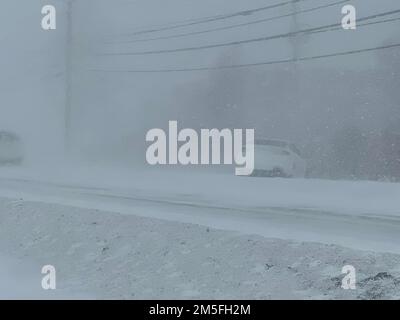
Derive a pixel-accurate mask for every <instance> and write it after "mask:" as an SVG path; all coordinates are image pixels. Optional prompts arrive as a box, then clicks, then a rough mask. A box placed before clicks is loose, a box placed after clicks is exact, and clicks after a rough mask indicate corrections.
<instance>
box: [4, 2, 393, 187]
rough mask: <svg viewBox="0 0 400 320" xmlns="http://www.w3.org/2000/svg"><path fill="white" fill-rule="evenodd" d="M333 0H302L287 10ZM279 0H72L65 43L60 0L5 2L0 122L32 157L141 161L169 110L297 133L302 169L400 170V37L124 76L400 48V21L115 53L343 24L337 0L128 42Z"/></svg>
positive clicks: (364, 13) (373, 10) (368, 5)
mask: <svg viewBox="0 0 400 320" xmlns="http://www.w3.org/2000/svg"><path fill="white" fill-rule="evenodd" d="M333 2H335V1H333V0H329V1H327V0H326V1H325V0H324V1H316V0H307V1H302V2H300V3H298V4H297V5H296V8H295V10H297V11H299V10H305V9H307V8H312V7H315V6H321V5H323V4H329V3H333ZM275 3H279V1H278V0H276V1H266V0H263V1H262V0H251V1H239V0H202V1H195V0H190V1H189V0H170V1H168V2H166V1H165V0H164V1H162V0H147V1H144V0H141V1H133V0H132V1H128V0H124V1H123V0H113V1H111V0H75V1H74V2H73V4H72V23H71V28H72V36H71V41H72V42H71V43H69V42H68V39H67V18H66V1H61V0H59V1H56V0H53V1H50V0H49V1H38V0H30V1H28V0H3V1H2V4H1V10H0V39H1V43H2V46H1V48H2V50H1V51H0V65H1V73H0V99H1V100H0V101H1V104H0V107H1V117H0V129H1V130H10V131H14V132H17V133H18V134H19V135H20V136H21V137H22V139H23V141H24V144H25V146H26V153H27V154H26V158H27V161H28V162H30V163H37V162H39V163H40V162H43V161H49V160H50V161H56V159H59V158H64V157H69V156H71V155H74V157H78V158H80V159H85V160H90V161H92V160H96V161H104V162H110V163H114V164H115V165H121V164H122V163H123V164H124V165H127V166H132V167H136V166H140V165H145V158H144V155H145V148H146V143H145V134H146V132H147V131H148V130H150V129H152V128H166V127H167V126H168V121H169V120H177V121H178V123H179V126H180V127H181V128H184V127H190V128H194V129H200V128H214V127H215V128H232V129H233V128H254V129H255V131H256V135H257V136H259V137H266V138H275V139H283V140H288V141H291V142H294V143H296V145H297V146H298V147H299V149H301V151H302V153H303V156H304V158H305V159H306V160H307V162H308V167H309V168H308V173H309V176H310V177H315V178H329V179H337V178H342V179H371V180H382V179H384V180H392V179H398V178H400V161H399V158H400V131H399V125H400V92H399V90H397V89H398V87H399V85H400V73H399V72H400V59H399V48H398V47H396V48H391V49H383V50H375V51H368V52H361V53H358V54H352V55H343V56H336V57H330V58H324V59H313V60H309V61H298V62H296V63H294V62H289V63H280V64H271V65H260V66H253V67H244V68H237V69H219V70H203V71H188V72H141V73H135V72H126V71H133V70H160V69H161V70H169V69H191V68H203V67H221V66H227V65H241V64H251V63H259V62H265V61H276V60H284V59H292V58H293V56H294V55H295V56H296V57H298V58H301V57H313V56H318V55H326V54H333V53H340V52H346V51H352V50H360V49H368V48H375V47H379V46H386V45H391V44H398V43H400V33H399V27H400V22H399V20H396V21H392V22H387V23H378V24H371V25H368V26H362V27H359V28H357V30H342V29H340V30H335V31H328V32H321V33H315V34H299V35H297V36H296V37H283V38H281V39H274V40H271V41H259V42H253V43H246V44H241V45H231V46H224V47H216V48H209V49H203V50H191V51H183V52H171V53H162V54H141V55H118V54H121V53H123V54H124V53H132V52H147V51H154V50H170V49H175V48H187V47H188V48H191V47H198V46H203V45H209V44H211V45H212V44H220V43H229V42H232V41H241V40H246V39H253V38H259V37H263V36H272V35H276V34H284V33H287V32H291V31H292V32H293V30H295V31H296V30H304V29H310V28H314V27H318V26H323V25H331V24H335V23H339V22H340V21H341V19H342V17H343V15H342V14H341V8H342V6H343V4H342V5H337V6H332V7H328V8H325V9H321V10H317V11H314V12H309V13H301V14H298V15H297V16H296V19H297V20H296V21H295V20H294V19H293V17H286V18H282V19H277V20H274V21H269V22H266V23H257V24H253V25H248V26H245V27H237V28H232V29H227V30H221V31H216V32H206V33H203V34H197V35H191V36H182V37H176V38H168V39H158V40H151V41H136V42H132V41H134V40H145V39H149V38H155V37H168V36H171V35H177V34H181V33H190V32H197V31H204V30H207V29H210V28H211V29H212V28H219V27H224V26H227V25H232V24H240V23H245V22H248V21H252V20H257V19H262V18H266V17H272V16H277V15H284V14H286V13H288V12H290V10H292V9H293V8H291V7H290V6H282V7H277V8H275V9H271V10H268V11H260V12H255V13H253V14H249V15H241V16H237V17H231V18H229V19H222V20H217V21H211V22H207V23H201V24H193V25H188V26H183V27H179V28H175V29H169V30H164V31H160V32H150V33H142V34H136V35H135V34H133V33H135V32H136V33H137V32H138V31H141V30H148V29H154V28H160V27H161V28H162V27H163V26H164V27H165V26H171V25H174V24H176V22H182V21H187V20H190V19H198V18H203V17H210V16H216V15H223V14H228V13H234V12H239V11H243V10H249V9H255V8H259V7H263V6H266V5H270V4H275ZM46 4H53V5H54V6H55V7H56V9H57V29H56V30H51V31H44V30H42V29H41V24H40V23H41V19H42V17H43V16H42V14H41V8H42V6H43V5H46ZM352 4H353V5H355V7H356V8H357V17H358V18H363V17H368V16H371V15H374V14H377V13H383V12H389V11H392V10H398V9H400V6H399V2H398V0H379V1H377V0H362V1H361V0H358V1H352ZM398 16H399V14H398V13H397V15H396V14H395V15H392V16H389V17H383V18H376V19H375V20H373V21H380V20H384V19H387V18H393V17H398ZM186 24H187V23H186ZM167 29H168V28H167ZM68 57H69V58H70V64H68V63H67V62H66V61H68ZM67 66H70V70H68V71H69V74H70V76H71V78H70V83H69V85H70V89H71V118H70V120H71V135H70V138H71V140H70V143H69V147H67V145H68V143H66V141H65V139H64V138H65V121H66V119H65V116H66V113H65V108H66V103H65V101H66V88H67V83H68V79H67V72H66V71H67V70H66V68H67ZM120 71H122V72H120Z"/></svg>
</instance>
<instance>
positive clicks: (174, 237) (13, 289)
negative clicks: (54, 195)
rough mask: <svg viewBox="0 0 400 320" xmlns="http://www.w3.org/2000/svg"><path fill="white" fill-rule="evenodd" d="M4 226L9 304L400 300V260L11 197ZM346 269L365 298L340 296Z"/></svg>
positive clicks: (1, 203) (1, 238)
mask: <svg viewBox="0 0 400 320" xmlns="http://www.w3.org/2000/svg"><path fill="white" fill-rule="evenodd" d="M134 210H135V209H133V211H134ZM132 213H135V212H132ZM0 221H1V223H0V252H1V255H0V261H1V262H2V263H1V265H2V268H0V283H1V286H0V288H1V290H0V297H2V298H16V297H19V298H29V297H34V298H55V299H58V298H126V299H132V298H133V299H138V298H155V299H159V298H169V299H171V298H209V299H211V298H232V299H237V298H240V299H254V298H257V299H270V298H288V299H295V298H301V299H317V298H318V299H332V298H343V299H355V298H357V299H369V298H374V299H376V298H397V299H398V298H400V256H399V255H393V254H385V253H372V252H364V251H356V250H351V249H346V248H343V247H340V246H335V245H323V244H318V243H304V242H303V243H300V242H293V241H287V240H280V239H272V238H265V237H260V236H248V235H243V234H239V233H237V232H230V231H222V230H216V229H211V228H207V227H202V226H198V225H193V224H184V223H178V222H170V221H162V220H158V219H152V218H143V217H138V216H135V215H121V214H118V213H112V212H102V211H99V210H94V209H82V208H76V207H67V206H62V205H58V204H45V203H39V202H28V201H24V200H13V199H6V198H0ZM4 257H8V258H7V259H5V258H4ZM47 264H52V265H54V266H55V267H56V269H57V287H58V289H57V290H56V291H53V292H44V291H43V290H41V289H40V279H41V274H40V269H41V266H43V265H47ZM346 264H352V265H354V266H355V267H356V268H357V271H358V275H357V276H358V278H357V280H358V289H357V290H355V291H345V290H343V289H341V288H340V286H341V279H342V277H343V275H341V268H342V267H343V266H344V265H346ZM7 266H8V270H7ZM15 266H17V267H15ZM10 270H11V271H10ZM42 291H43V292H42Z"/></svg>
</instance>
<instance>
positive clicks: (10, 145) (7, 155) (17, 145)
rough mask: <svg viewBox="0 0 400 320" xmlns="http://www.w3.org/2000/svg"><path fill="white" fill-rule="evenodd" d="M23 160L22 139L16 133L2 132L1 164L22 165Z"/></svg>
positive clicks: (0, 139)
mask: <svg viewBox="0 0 400 320" xmlns="http://www.w3.org/2000/svg"><path fill="white" fill-rule="evenodd" d="M22 160H23V147H22V141H21V139H20V138H19V137H18V136H17V135H16V134H15V133H12V132H8V131H0V164H20V163H21V162H22Z"/></svg>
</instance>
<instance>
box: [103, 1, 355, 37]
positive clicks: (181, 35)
mask: <svg viewBox="0 0 400 320" xmlns="http://www.w3.org/2000/svg"><path fill="white" fill-rule="evenodd" d="M346 2H348V0H341V1H337V2H334V3H331V4H327V5H322V6H318V7H314V8H310V9H304V10H299V11H296V12H294V13H288V14H284V15H279V16H274V17H269V18H265V19H259V20H255V21H250V22H245V23H240V24H233V25H230V26H225V27H219V28H213V29H208V30H202V31H195V32H188V33H180V34H175V35H170V36H163V37H154V38H146V39H136V40H128V41H115V42H114V41H113V42H107V43H110V44H115V43H136V42H149V41H155V40H165V39H175V38H182V37H187V36H192V35H199V34H205V33H210V32H216V31H222V30H229V29H234V28H241V27H245V26H249V25H254V24H259V23H263V22H269V21H274V20H278V19H282V18H287V17H291V16H293V15H296V14H303V13H309V12H313V11H317V10H320V9H324V8H329V7H333V6H336V5H339V4H343V3H346Z"/></svg>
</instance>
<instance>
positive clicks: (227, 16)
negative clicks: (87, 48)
mask: <svg viewBox="0 0 400 320" xmlns="http://www.w3.org/2000/svg"><path fill="white" fill-rule="evenodd" d="M303 1H309V0H289V1H285V2H282V3H277V4H272V5H269V6H265V7H261V8H256V9H249V10H243V11H239V12H235V13H230V14H225V15H216V16H211V17H205V18H199V19H198V20H197V21H196V20H194V21H192V22H190V20H189V22H187V23H182V24H177V25H172V26H165V27H162V28H155V29H154V28H153V29H146V30H141V31H136V32H133V33H129V34H126V35H125V36H136V35H141V34H148V33H155V32H160V31H167V30H173V29H178V28H183V27H189V26H193V25H197V24H204V23H209V22H215V21H220V20H226V19H231V18H235V17H241V16H249V15H252V14H254V13H257V12H261V11H266V10H270V9H275V8H279V7H284V6H286V5H288V4H291V3H293V2H296V3H297V2H303Z"/></svg>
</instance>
